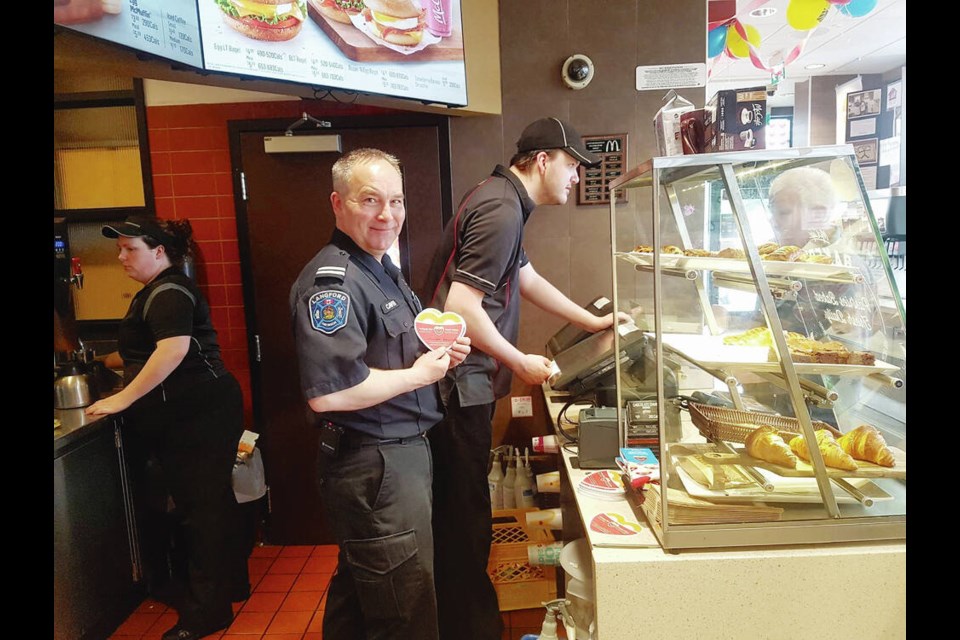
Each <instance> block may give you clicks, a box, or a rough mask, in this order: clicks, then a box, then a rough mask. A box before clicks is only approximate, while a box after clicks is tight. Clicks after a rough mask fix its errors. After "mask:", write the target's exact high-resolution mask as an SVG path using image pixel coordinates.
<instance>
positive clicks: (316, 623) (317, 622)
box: [307, 611, 323, 633]
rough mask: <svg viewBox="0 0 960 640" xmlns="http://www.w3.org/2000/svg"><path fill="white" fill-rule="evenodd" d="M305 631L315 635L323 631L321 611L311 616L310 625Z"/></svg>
mask: <svg viewBox="0 0 960 640" xmlns="http://www.w3.org/2000/svg"><path fill="white" fill-rule="evenodd" d="M307 631H308V632H316V633H320V632H322V631H323V611H317V612H316V613H315V614H313V618H311V619H310V624H308V625H307Z"/></svg>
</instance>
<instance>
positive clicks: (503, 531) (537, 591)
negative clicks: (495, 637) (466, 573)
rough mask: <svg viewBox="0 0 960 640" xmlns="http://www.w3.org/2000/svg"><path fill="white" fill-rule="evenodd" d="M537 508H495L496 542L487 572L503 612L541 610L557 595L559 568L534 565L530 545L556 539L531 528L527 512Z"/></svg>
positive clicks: (545, 531) (546, 532) (550, 534)
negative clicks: (528, 554)
mask: <svg viewBox="0 0 960 640" xmlns="http://www.w3.org/2000/svg"><path fill="white" fill-rule="evenodd" d="M530 511H538V509H495V510H494V512H493V544H491V545H490V560H489V562H488V563H487V573H488V574H489V575H490V580H491V581H492V582H493V586H494V588H495V589H496V591H497V599H498V600H499V602H500V611H516V610H518V609H539V608H540V607H541V606H542V603H543V602H546V601H547V600H553V599H554V598H556V597H557V579H556V574H557V572H556V568H555V567H552V566H544V565H539V566H538V565H531V564H530V562H529V560H528V556H527V547H529V546H531V545H536V544H540V543H546V544H549V543H552V542H554V537H553V532H552V531H549V530H547V529H539V528H528V527H527V526H526V522H527V520H526V514H527V513H528V512H530Z"/></svg>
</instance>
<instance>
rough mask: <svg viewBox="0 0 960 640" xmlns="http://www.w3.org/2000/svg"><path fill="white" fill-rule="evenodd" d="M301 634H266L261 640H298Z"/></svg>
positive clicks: (301, 636)
mask: <svg viewBox="0 0 960 640" xmlns="http://www.w3.org/2000/svg"><path fill="white" fill-rule="evenodd" d="M301 638H303V634H302V633H268V634H266V635H265V636H263V640H300V639H301Z"/></svg>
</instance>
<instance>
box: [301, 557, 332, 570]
mask: <svg viewBox="0 0 960 640" xmlns="http://www.w3.org/2000/svg"><path fill="white" fill-rule="evenodd" d="M336 568H337V557H336V556H311V557H310V559H309V560H307V562H306V563H305V564H304V565H303V573H333V571H334V570H335V569H336Z"/></svg>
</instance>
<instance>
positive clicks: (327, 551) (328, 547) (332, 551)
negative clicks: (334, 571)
mask: <svg viewBox="0 0 960 640" xmlns="http://www.w3.org/2000/svg"><path fill="white" fill-rule="evenodd" d="M338 553H340V547H338V546H337V545H335V544H318V545H317V546H316V547H314V549H313V553H312V554H310V555H311V556H312V557H317V556H333V557H336V556H337V554H338Z"/></svg>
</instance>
